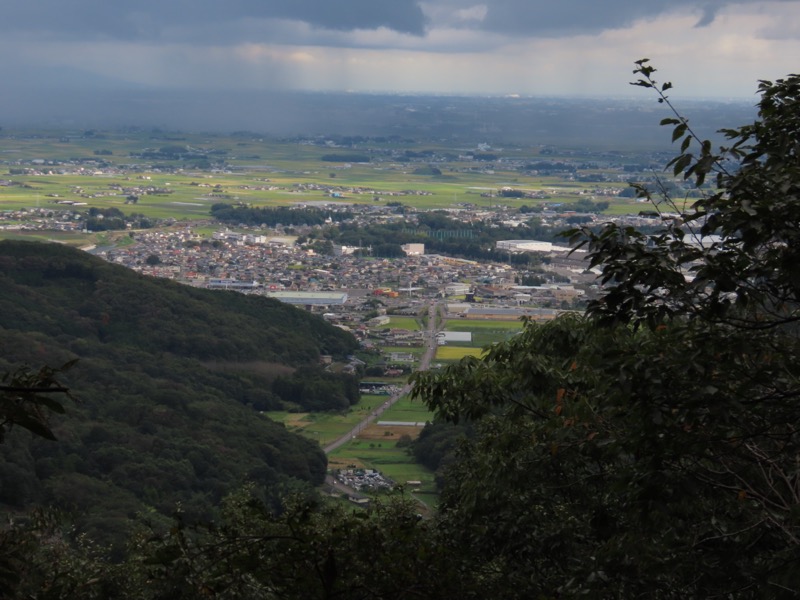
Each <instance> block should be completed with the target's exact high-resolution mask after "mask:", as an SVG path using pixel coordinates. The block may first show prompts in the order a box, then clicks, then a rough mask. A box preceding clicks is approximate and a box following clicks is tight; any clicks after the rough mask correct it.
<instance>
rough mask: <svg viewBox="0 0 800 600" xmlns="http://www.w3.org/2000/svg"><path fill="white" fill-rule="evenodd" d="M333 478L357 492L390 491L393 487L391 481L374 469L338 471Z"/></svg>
mask: <svg viewBox="0 0 800 600" xmlns="http://www.w3.org/2000/svg"><path fill="white" fill-rule="evenodd" d="M335 476H336V480H337V481H339V482H340V483H342V484H343V485H346V486H347V487H349V488H351V489H354V490H357V491H359V492H361V491H370V492H376V491H379V490H390V489H392V487H393V486H394V482H393V481H391V480H390V479H387V478H386V477H384V476H383V475H382V474H381V473H380V471H376V470H374V469H340V470H339V471H337V472H336V475H335Z"/></svg>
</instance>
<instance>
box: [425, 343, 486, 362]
mask: <svg viewBox="0 0 800 600" xmlns="http://www.w3.org/2000/svg"><path fill="white" fill-rule="evenodd" d="M481 354H483V350H482V349H481V348H465V347H460V346H439V348H438V349H437V350H436V360H461V359H462V358H464V357H465V356H476V357H480V355H481Z"/></svg>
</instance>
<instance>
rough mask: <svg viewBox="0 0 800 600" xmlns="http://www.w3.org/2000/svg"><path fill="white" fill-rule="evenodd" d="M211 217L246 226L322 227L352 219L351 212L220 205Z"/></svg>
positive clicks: (213, 207)
mask: <svg viewBox="0 0 800 600" xmlns="http://www.w3.org/2000/svg"><path fill="white" fill-rule="evenodd" d="M211 216H212V217H214V218H215V219H217V220H218V221H222V222H223V223H231V224H237V225H238V224H240V223H241V224H244V225H261V224H264V225H268V226H270V227H275V226H276V225H322V224H323V223H325V221H326V220H327V219H328V218H330V219H332V220H333V221H343V220H346V219H352V218H353V213H352V212H350V211H335V212H331V211H322V210H319V209H316V208H290V207H286V206H277V207H274V208H268V207H265V208H256V207H251V206H235V205H233V204H225V203H218V204H213V205H212V206H211Z"/></svg>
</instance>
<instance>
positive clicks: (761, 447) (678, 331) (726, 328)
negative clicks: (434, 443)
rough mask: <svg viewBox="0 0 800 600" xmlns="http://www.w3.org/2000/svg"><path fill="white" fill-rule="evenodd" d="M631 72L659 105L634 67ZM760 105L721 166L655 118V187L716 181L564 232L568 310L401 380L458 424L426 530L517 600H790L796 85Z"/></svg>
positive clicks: (794, 509) (786, 85)
mask: <svg viewBox="0 0 800 600" xmlns="http://www.w3.org/2000/svg"><path fill="white" fill-rule="evenodd" d="M636 73H638V74H639V75H640V76H641V79H640V80H639V81H638V82H637V83H636V85H641V86H643V87H646V88H650V89H654V90H655V91H656V93H657V94H658V96H659V101H660V102H662V103H667V104H668V105H669V100H668V98H667V96H666V95H665V92H666V91H667V90H668V89H669V88H670V87H671V85H670V84H668V83H667V84H663V85H660V86H659V85H658V84H657V83H656V82H655V81H654V80H653V73H654V69H652V67H650V66H649V65H648V63H647V61H641V62H639V63H637V70H636ZM761 94H762V100H761V102H760V105H759V108H760V112H759V117H760V119H759V121H757V122H756V123H754V124H753V125H749V126H745V127H742V128H740V129H735V130H727V131H726V132H725V134H726V136H727V137H728V139H730V140H731V141H732V144H731V146H730V147H728V148H723V149H721V150H720V151H719V152H718V153H714V152H712V149H711V145H710V144H709V143H707V142H701V143H698V144H696V145H695V140H694V133H693V132H692V130H691V127H690V126H689V124H688V121H687V120H686V119H685V118H683V117H681V116H680V115H676V118H674V119H673V118H669V119H665V120H664V121H663V122H662V124H664V125H669V126H674V129H673V140H674V141H676V142H677V141H680V143H681V154H680V155H679V156H678V157H676V159H675V160H673V161H672V162H671V166H672V168H673V173H674V174H675V175H677V176H683V177H684V178H685V179H692V180H694V182H695V184H696V185H697V186H698V187H699V186H701V185H702V184H703V183H704V181H705V180H706V179H713V181H714V183H715V186H716V191H714V192H710V193H705V194H704V195H703V197H702V198H701V199H700V200H698V201H697V202H695V203H694V204H692V205H691V206H685V205H683V203H682V202H680V201H679V200H676V199H674V198H671V197H669V196H668V195H662V196H660V197H654V198H650V199H651V200H652V201H653V202H654V204H655V206H656V207H657V208H658V209H659V210H661V211H662V213H663V215H664V218H665V221H664V222H665V225H664V228H663V230H662V231H660V232H657V233H655V234H653V235H644V234H641V233H639V232H636V231H635V230H633V229H628V228H620V227H618V226H616V225H613V224H609V225H607V226H605V227H604V228H603V229H602V230H601V231H599V232H596V231H592V230H590V229H588V228H585V229H578V230H575V231H573V232H571V233H570V235H571V238H572V241H573V243H576V244H579V245H584V246H586V248H587V249H588V252H589V256H590V259H591V263H592V265H593V266H597V267H599V268H600V269H601V270H602V276H601V280H602V282H603V284H604V290H605V293H604V295H602V296H601V297H600V298H599V299H598V300H597V301H595V302H593V303H592V304H591V305H590V306H589V309H588V311H587V314H586V316H585V317H582V318H568V317H562V318H560V319H559V320H557V321H556V322H554V323H552V324H548V325H545V326H533V325H528V327H527V328H526V330H525V332H524V333H523V334H522V335H521V336H519V337H517V338H514V339H512V340H511V341H509V342H508V343H506V344H503V345H500V346H497V347H495V348H492V349H491V350H490V351H489V353H488V354H487V355H486V356H485V357H484V358H483V359H482V360H476V359H465V360H464V361H462V362H461V363H460V364H459V365H457V366H455V367H452V368H449V369H447V370H445V371H443V372H440V373H433V374H430V375H421V376H420V377H419V378H418V379H417V385H416V388H415V393H416V394H417V395H418V396H419V397H421V398H423V399H424V400H425V401H426V402H427V403H428V404H429V406H431V407H432V408H434V409H435V410H436V412H437V414H438V415H439V416H440V417H441V418H444V419H447V420H450V421H455V422H457V421H459V420H463V419H467V420H469V421H470V422H472V423H473V424H474V426H475V428H476V431H477V435H476V436H475V437H474V438H473V439H472V440H471V441H470V442H468V443H465V444H464V445H463V447H462V449H461V454H460V460H459V461H458V462H457V463H456V464H455V465H454V466H453V467H451V468H450V470H449V472H448V478H447V483H446V485H445V487H444V492H443V493H444V499H443V507H442V523H443V525H444V526H446V527H447V528H448V530H449V531H451V532H453V535H454V536H455V537H456V539H457V540H458V541H459V545H460V546H461V547H465V548H472V549H474V553H473V554H472V555H471V556H470V559H471V560H473V561H474V564H475V565H476V568H479V567H480V566H481V565H483V564H486V562H487V561H488V562H491V563H495V564H499V565H501V566H502V569H503V570H504V572H505V573H506V575H507V577H508V582H509V583H510V584H511V589H512V590H517V594H518V595H519V597H532V596H533V597H535V596H538V595H542V596H545V597H553V596H556V595H564V594H566V595H573V594H575V595H582V594H590V595H592V596H595V597H597V596H602V597H644V596H646V597H662V598H685V597H706V598H710V597H723V596H724V597H771V598H774V597H782V596H786V597H795V596H796V595H798V594H800V572H798V569H797V565H798V564H800V467H799V466H798V465H800V339H799V338H798V329H797V325H796V321H797V319H798V316H799V313H798V308H799V307H800V305H799V304H798V302H799V301H800V297H798V295H799V293H800V284H799V283H798V282H800V277H798V274H797V268H798V264H800V263H798V260H797V258H798V257H797V255H796V254H797V252H798V248H800V245H798V241H800V240H798V239H797V236H798V232H799V231H800V227H799V226H800V202H799V201H800V198H798V192H800V154H799V153H800V146H798V144H797V140H798V139H800V118H798V115H800V110H798V109H800V77H798V76H790V77H789V78H787V79H785V80H779V81H777V82H775V83H772V82H762V84H761ZM696 147H697V148H699V150H698V151H697V152H696V153H694V154H693V153H692V152H691V151H692V149H693V148H696ZM640 193H641V194H642V195H644V196H645V197H649V192H648V191H647V189H645V188H644V187H642V188H640ZM512 596H513V597H516V596H514V594H511V595H508V596H506V597H512Z"/></svg>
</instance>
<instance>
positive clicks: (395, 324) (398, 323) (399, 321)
mask: <svg viewBox="0 0 800 600" xmlns="http://www.w3.org/2000/svg"><path fill="white" fill-rule="evenodd" d="M389 327H391V328H393V329H407V330H409V331H418V330H419V321H417V320H416V319H415V318H413V317H397V316H394V315H393V316H392V317H391V320H390V321H389Z"/></svg>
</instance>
